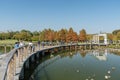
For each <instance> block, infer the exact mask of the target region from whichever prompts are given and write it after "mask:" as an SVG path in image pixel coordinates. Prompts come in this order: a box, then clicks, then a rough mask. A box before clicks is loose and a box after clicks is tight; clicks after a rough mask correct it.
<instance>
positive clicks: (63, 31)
mask: <svg viewBox="0 0 120 80" xmlns="http://www.w3.org/2000/svg"><path fill="white" fill-rule="evenodd" d="M66 34H67V30H66V29H61V30H60V31H59V32H58V41H66Z"/></svg>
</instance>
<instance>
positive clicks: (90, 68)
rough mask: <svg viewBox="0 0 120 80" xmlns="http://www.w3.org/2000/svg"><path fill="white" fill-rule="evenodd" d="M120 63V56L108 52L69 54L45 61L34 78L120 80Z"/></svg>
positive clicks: (50, 79)
mask: <svg viewBox="0 0 120 80" xmlns="http://www.w3.org/2000/svg"><path fill="white" fill-rule="evenodd" d="M119 62H120V56H119V55H116V54H113V53H110V52H108V51H107V50H105V51H97V50H96V51H87V52H86V51H77V52H67V53H63V54H58V55H57V56H54V58H50V59H48V60H46V61H44V62H43V63H42V64H40V65H39V66H38V67H37V68H36V70H35V72H34V73H33V76H34V79H35V80H105V77H108V78H109V79H108V80H120V63H119ZM42 66H44V67H42Z"/></svg>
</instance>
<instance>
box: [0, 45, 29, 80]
mask: <svg viewBox="0 0 120 80" xmlns="http://www.w3.org/2000/svg"><path fill="white" fill-rule="evenodd" d="M26 46H28V45H25V46H22V47H19V48H17V49H13V50H11V51H10V52H9V53H7V57H6V59H5V63H6V66H5V72H3V75H4V76H3V78H2V80H7V76H8V75H7V74H8V73H7V72H8V69H9V65H10V62H11V61H12V59H13V58H14V56H15V55H16V54H17V53H16V52H17V50H19V49H21V48H24V47H26Z"/></svg>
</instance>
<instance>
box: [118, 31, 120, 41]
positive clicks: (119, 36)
mask: <svg viewBox="0 0 120 80" xmlns="http://www.w3.org/2000/svg"><path fill="white" fill-rule="evenodd" d="M117 40H120V32H118V33H117Z"/></svg>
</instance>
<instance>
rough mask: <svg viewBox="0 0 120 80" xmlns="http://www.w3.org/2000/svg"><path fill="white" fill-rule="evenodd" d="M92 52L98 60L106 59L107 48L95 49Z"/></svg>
mask: <svg viewBox="0 0 120 80" xmlns="http://www.w3.org/2000/svg"><path fill="white" fill-rule="evenodd" d="M92 54H93V56H95V57H96V58H97V59H98V60H100V61H106V60H107V50H104V51H99V50H95V51H93V53H92Z"/></svg>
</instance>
